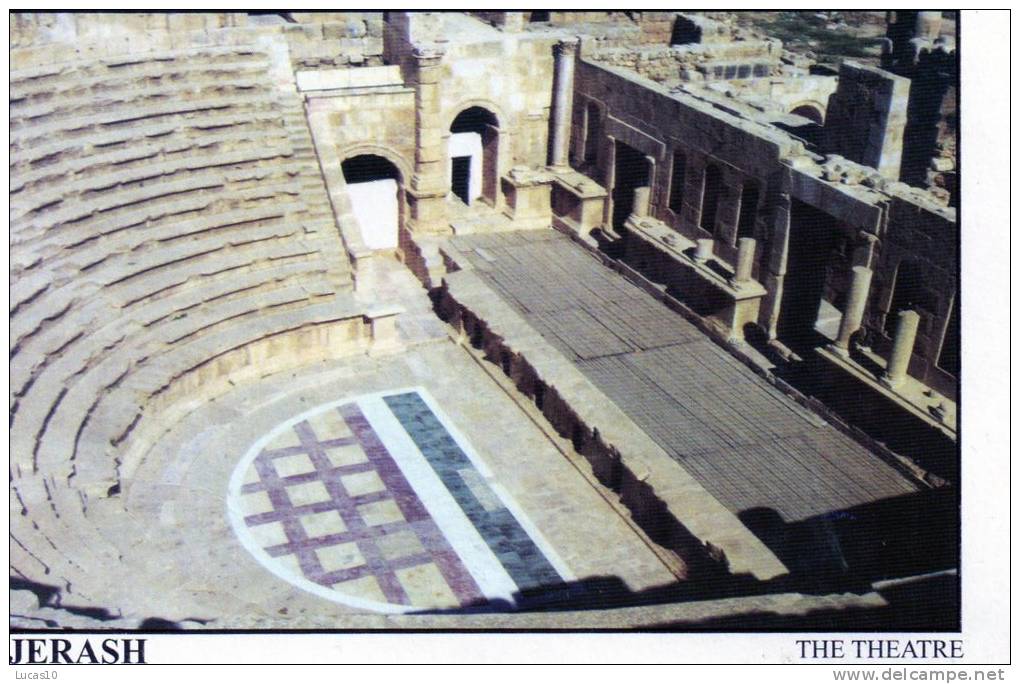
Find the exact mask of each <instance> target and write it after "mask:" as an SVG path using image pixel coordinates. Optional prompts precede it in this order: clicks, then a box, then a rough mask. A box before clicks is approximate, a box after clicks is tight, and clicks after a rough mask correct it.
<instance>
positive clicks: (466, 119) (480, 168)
mask: <svg viewBox="0 0 1020 684" xmlns="http://www.w3.org/2000/svg"><path fill="white" fill-rule="evenodd" d="M449 154H450V191H451V192H452V193H453V194H454V195H456V196H457V197H459V198H460V200H461V201H462V202H464V204H467V205H471V204H473V203H474V202H475V200H478V199H484V200H485V201H486V202H487V203H489V204H491V205H493V206H495V204H496V192H497V188H498V180H499V121H498V120H497V119H496V115H495V114H493V113H492V112H490V111H489V110H487V109H485V108H484V107H477V106H476V107H469V108H467V109H465V110H464V111H462V112H461V113H460V114H458V115H457V118H456V119H454V120H453V123H452V124H451V125H450V142H449Z"/></svg>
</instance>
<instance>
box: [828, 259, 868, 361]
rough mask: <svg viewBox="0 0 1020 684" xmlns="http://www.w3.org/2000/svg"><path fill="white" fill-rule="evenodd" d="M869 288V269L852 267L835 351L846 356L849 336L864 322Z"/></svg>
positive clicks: (848, 348) (848, 347)
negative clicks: (851, 275) (851, 276)
mask: <svg viewBox="0 0 1020 684" xmlns="http://www.w3.org/2000/svg"><path fill="white" fill-rule="evenodd" d="M870 288H871V269H870V268H866V267H864V266H854V267H853V278H852V279H851V281H850V292H849V294H847V298H846V309H845V310H844V311H843V318H842V320H840V322H839V335H837V337H836V351H838V352H840V353H842V354H844V355H845V354H847V353H848V352H849V350H850V336H851V335H853V334H854V333H855V332H857V330H858V329H859V328H860V327H861V321H862V320H864V309H865V307H866V306H867V304H868V291H869V289H870Z"/></svg>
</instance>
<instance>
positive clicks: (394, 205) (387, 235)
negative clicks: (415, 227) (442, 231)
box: [340, 154, 404, 249]
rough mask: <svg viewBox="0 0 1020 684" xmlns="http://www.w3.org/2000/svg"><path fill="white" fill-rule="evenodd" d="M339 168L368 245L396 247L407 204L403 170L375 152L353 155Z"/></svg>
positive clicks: (371, 246)
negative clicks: (404, 200)
mask: <svg viewBox="0 0 1020 684" xmlns="http://www.w3.org/2000/svg"><path fill="white" fill-rule="evenodd" d="M340 167H341V170H342V171H343V174H344V180H345V181H346V182H347V196H348V197H349V198H350V201H351V210H352V211H353V213H354V216H355V218H356V219H357V220H358V224H359V226H360V227H361V239H362V240H363V241H364V242H365V246H366V247H368V248H369V249H396V247H397V240H398V235H399V232H400V223H401V215H402V208H403V204H404V202H403V199H404V197H403V192H404V190H403V179H402V178H401V176H400V171H399V170H398V169H397V167H396V166H394V165H393V163H392V162H390V161H389V160H388V159H385V158H384V157H380V156H378V155H375V154H359V155H357V156H354V157H350V158H349V159H346V160H345V161H344V162H343V163H342V164H341V165H340Z"/></svg>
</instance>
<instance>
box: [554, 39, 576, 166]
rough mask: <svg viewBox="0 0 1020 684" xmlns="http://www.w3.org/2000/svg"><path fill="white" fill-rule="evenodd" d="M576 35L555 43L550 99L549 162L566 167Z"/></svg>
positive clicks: (572, 101) (572, 102)
mask: <svg viewBox="0 0 1020 684" xmlns="http://www.w3.org/2000/svg"><path fill="white" fill-rule="evenodd" d="M579 43H580V41H579V40H578V39H577V37H573V38H565V39H563V40H561V41H560V42H559V43H557V44H556V47H555V48H554V50H555V53H554V55H555V60H556V80H555V85H554V88H555V90H554V91H553V101H552V120H553V126H552V140H551V141H550V145H549V147H550V164H551V165H552V166H555V167H567V166H568V161H567V157H568V154H569V153H570V121H571V114H572V110H573V107H574V62H575V61H576V58H577V46H578V45H579Z"/></svg>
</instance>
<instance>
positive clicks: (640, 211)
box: [631, 186, 652, 216]
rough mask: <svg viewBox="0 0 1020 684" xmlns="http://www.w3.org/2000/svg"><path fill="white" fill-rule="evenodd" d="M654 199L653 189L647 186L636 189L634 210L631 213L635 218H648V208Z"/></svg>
mask: <svg viewBox="0 0 1020 684" xmlns="http://www.w3.org/2000/svg"><path fill="white" fill-rule="evenodd" d="M651 198H652V189H651V188H649V187H646V186H642V187H639V188H634V208H633V209H632V210H631V213H632V214H634V215H635V216H648V206H649V202H650V201H651Z"/></svg>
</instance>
